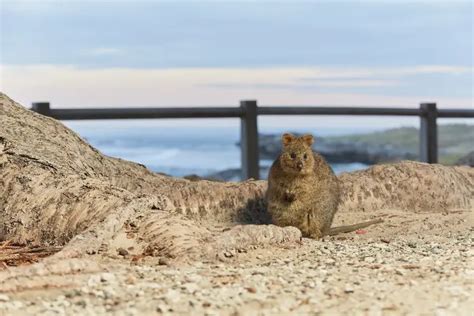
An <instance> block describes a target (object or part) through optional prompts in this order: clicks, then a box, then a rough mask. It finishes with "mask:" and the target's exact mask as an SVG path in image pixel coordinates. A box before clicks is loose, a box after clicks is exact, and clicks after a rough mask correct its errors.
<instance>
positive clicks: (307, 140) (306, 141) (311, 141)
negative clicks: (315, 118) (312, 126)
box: [301, 134, 314, 146]
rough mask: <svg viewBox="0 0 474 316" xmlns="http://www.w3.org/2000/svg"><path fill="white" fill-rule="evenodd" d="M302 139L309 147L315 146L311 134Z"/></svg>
mask: <svg viewBox="0 0 474 316" xmlns="http://www.w3.org/2000/svg"><path fill="white" fill-rule="evenodd" d="M301 139H302V140H303V141H304V142H305V143H306V145H308V146H312V145H313V144H314V137H313V135H311V134H306V135H303V136H301Z"/></svg>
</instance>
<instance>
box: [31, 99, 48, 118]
mask: <svg viewBox="0 0 474 316" xmlns="http://www.w3.org/2000/svg"><path fill="white" fill-rule="evenodd" d="M31 110H33V111H35V112H36V113H39V114H42V115H46V116H51V111H50V108H49V102H34V103H33V104H32V106H31Z"/></svg>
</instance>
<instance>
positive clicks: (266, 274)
mask: <svg viewBox="0 0 474 316" xmlns="http://www.w3.org/2000/svg"><path fill="white" fill-rule="evenodd" d="M472 214H473V213H472V211H462V210H460V211H459V212H454V213H451V214H407V213H406V212H400V211H396V210H394V211H384V212H383V213H380V214H375V215H377V216H382V217H383V218H384V219H385V222H384V223H382V224H379V225H377V226H373V227H370V228H368V229H366V233H365V234H357V233H348V234H342V235H339V236H334V237H328V238H325V239H324V240H321V241H315V240H310V239H303V241H302V243H301V245H299V246H296V247H293V248H291V249H285V248H278V247H277V248H268V247H266V248H259V247H255V248H256V249H252V250H249V251H246V252H242V253H229V254H227V255H226V257H225V258H221V259H220V260H215V261H210V262H194V263H192V264H189V265H178V266H175V265H174V264H173V263H172V262H168V261H167V260H164V259H160V258H152V257H145V258H143V259H141V260H139V261H136V260H132V258H131V257H129V256H121V255H112V256H103V255H93V256H90V257H89V260H92V261H94V262H96V263H98V264H99V266H98V269H97V270H96V271H93V272H89V273H78V274H77V275H76V276H75V277H74V282H71V285H69V286H63V287H60V288H54V287H50V288H46V289H39V290H29V291H19V292H8V293H3V294H2V293H0V314H2V315H33V314H36V315H66V314H68V315H71V314H81V315H95V314H107V313H108V314H116V315H148V314H158V313H163V314H182V315H185V314H191V313H192V314H193V315H287V314H293V315H313V314H321V315H338V314H339V315H343V314H344V315H346V314H354V315H472V314H473V312H472V311H473V310H474V295H473V294H474V260H473V257H474V249H473V245H474V225H473V224H474V223H473V216H472ZM371 215H374V214H371ZM358 217H360V218H364V219H366V218H365V217H364V214H362V213H360V214H359V216H358ZM92 261H91V262H92ZM69 277H70V276H69Z"/></svg>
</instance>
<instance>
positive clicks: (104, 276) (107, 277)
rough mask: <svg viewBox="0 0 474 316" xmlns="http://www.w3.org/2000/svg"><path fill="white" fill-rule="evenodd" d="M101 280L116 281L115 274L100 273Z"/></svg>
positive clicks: (105, 281) (106, 281)
mask: <svg viewBox="0 0 474 316" xmlns="http://www.w3.org/2000/svg"><path fill="white" fill-rule="evenodd" d="M100 281H101V282H104V283H110V282H113V281H115V275H114V274H113V273H110V272H105V273H102V274H101V275H100Z"/></svg>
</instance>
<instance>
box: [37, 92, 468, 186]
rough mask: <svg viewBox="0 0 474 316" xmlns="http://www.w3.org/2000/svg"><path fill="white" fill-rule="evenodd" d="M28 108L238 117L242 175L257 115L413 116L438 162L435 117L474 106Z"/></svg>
mask: <svg viewBox="0 0 474 316" xmlns="http://www.w3.org/2000/svg"><path fill="white" fill-rule="evenodd" d="M32 110H33V111H35V112H37V113H40V114H43V115H46V116H50V117H53V118H56V119H59V120H107V119H166V118H240V121H241V123H240V126H241V141H240V143H241V157H242V175H243V178H244V179H248V178H251V177H253V178H255V179H258V176H259V146H258V124H257V122H258V116H259V115H361V116H362V115H378V116H385V115H386V116H417V117H419V118H420V159H421V161H424V162H428V163H437V162H438V132H437V128H438V127H437V119H438V118H474V109H438V108H437V107H436V103H421V104H420V106H419V107H418V108H403V107H399V108H380V107H329V106H257V101H255V100H252V101H241V102H240V107H183V108H175V107H162V108H90V109H51V108H50V104H49V102H36V103H33V107H32Z"/></svg>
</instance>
